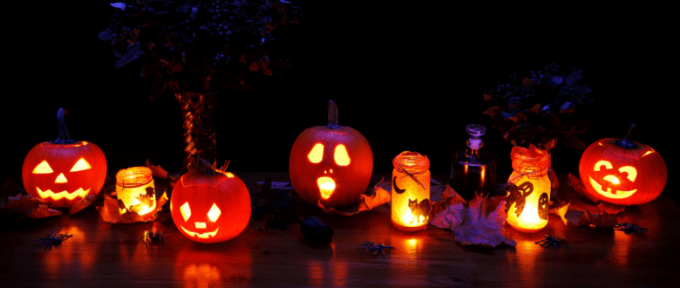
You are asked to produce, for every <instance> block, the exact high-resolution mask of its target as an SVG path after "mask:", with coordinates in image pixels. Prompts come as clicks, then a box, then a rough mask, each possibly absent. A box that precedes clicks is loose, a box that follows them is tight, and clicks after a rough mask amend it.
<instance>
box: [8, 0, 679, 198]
mask: <svg viewBox="0 0 680 288" xmlns="http://www.w3.org/2000/svg"><path fill="white" fill-rule="evenodd" d="M83 2H91V3H64V2H59V3H53V2H50V3H44V4H42V3H41V4H35V3H26V4H12V5H13V6H10V7H9V8H8V9H7V11H12V13H16V14H17V15H19V16H20V17H19V18H20V19H22V20H21V21H18V22H17V23H13V24H10V25H9V26H6V27H5V28H6V29H5V30H6V32H5V36H6V37H8V39H6V40H5V41H3V44H4V46H5V50H6V51H7V52H4V53H3V54H4V58H5V59H4V60H5V61H4V62H5V63H6V65H5V66H4V68H5V69H7V70H9V71H7V72H9V73H7V72H6V73H3V74H4V75H8V76H5V80H4V81H3V82H4V84H5V87H6V88H5V91H4V92H3V94H4V95H3V97H2V99H3V104H2V107H3V108H4V109H2V111H3V113H2V115H3V116H2V121H3V123H4V124H5V125H4V127H5V129H4V132H5V133H4V136H3V137H2V139H1V140H0V141H2V143H3V148H4V149H3V151H4V152H5V155H6V157H5V161H3V163H2V165H1V166H2V168H1V169H2V170H1V172H2V174H0V177H2V179H7V177H13V178H15V179H20V177H21V165H22V162H23V159H24V157H25V155H26V154H27V152H28V151H29V150H30V149H31V148H32V147H33V146H34V145H35V144H37V143H40V142H42V141H48V140H54V139H55V138H56V134H57V129H56V128H57V124H56V118H55V115H56V111H57V109H58V108H59V107H65V108H67V109H69V115H68V116H67V118H66V121H67V123H68V126H69V129H70V132H71V136H72V137H73V138H74V139H76V140H88V141H91V142H93V143H95V144H97V145H99V146H100V147H101V148H102V150H103V151H104V153H105V154H106V156H107V161H108V174H109V176H114V175H115V172H116V171H118V170H119V169H122V168H126V167H130V166H140V165H143V164H144V161H145V160H146V159H147V158H150V159H151V161H152V162H153V163H157V164H161V165H162V166H163V167H164V168H166V169H167V170H170V171H176V170H179V166H180V163H181V159H182V153H183V152H182V149H183V143H182V130H181V116H180V113H179V108H178V105H177V103H176V101H175V99H174V95H173V94H172V93H171V92H170V91H166V92H165V94H163V95H161V97H160V98H159V100H158V101H156V102H155V103H150V102H149V98H148V95H149V91H150V85H151V83H150V80H151V79H148V80H147V79H142V78H139V76H138V75H139V70H140V68H141V64H142V63H141V62H140V63H134V62H133V63H131V64H130V65H128V66H126V67H124V68H122V69H120V70H117V71H114V69H113V63H114V61H115V57H114V55H113V53H112V51H111V49H110V46H109V44H108V43H106V42H102V41H99V40H98V39H97V34H98V33H99V32H100V31H102V30H103V29H105V28H106V27H107V23H108V21H109V15H110V13H111V11H112V10H113V8H112V7H110V6H109V4H108V2H107V1H83ZM317 2H323V3H317ZM364 2H366V1H364ZM296 3H298V4H299V6H301V7H302V9H303V18H302V25H300V26H299V27H293V28H291V29H290V30H289V31H287V32H286V33H283V35H284V36H285V37H282V38H280V39H279V41H280V42H279V43H280V44H281V46H282V47H286V50H285V51H282V53H286V54H287V55H289V57H290V58H291V59H292V60H293V64H294V73H290V74H289V75H288V77H287V78H286V80H287V81H286V83H285V84H283V85H274V84H271V83H268V82H264V83H262V84H261V85H260V86H255V87H253V89H252V90H251V91H249V92H232V91H225V92H223V93H221V94H220V95H218V96H219V99H218V103H217V110H216V112H215V113H216V121H217V125H218V127H217V146H218V162H220V163H221V162H223V161H224V160H225V159H231V160H232V162H231V165H230V169H229V170H230V171H234V172H242V171H287V170H288V156H289V153H290V149H291V147H292V144H293V141H294V140H295V138H296V137H297V135H298V134H299V133H300V132H302V130H304V129H305V128H307V127H310V126H315V125H325V124H326V113H327V110H326V107H327V101H328V99H333V100H335V101H336V102H337V103H338V107H339V110H340V123H341V124H342V125H345V126H350V127H353V128H355V129H356V130H358V131H360V132H361V133H363V134H364V136H366V138H367V139H368V141H369V142H370V144H371V146H372V148H373V153H374V159H375V168H374V171H375V172H383V173H389V172H390V171H391V169H392V164H391V160H392V158H393V157H394V156H395V155H397V154H398V153H399V152H401V151H404V150H410V151H418V152H420V153H422V154H425V155H427V156H428V157H429V158H430V161H431V169H430V170H431V172H432V173H433V174H446V175H448V173H449V169H450V168H449V167H450V155H451V153H452V152H453V151H454V150H458V149H464V148H465V141H466V139H467V138H468V136H467V134H465V131H464V127H465V125H467V124H471V123H480V124H484V125H486V126H487V128H489V129H488V131H487V135H485V136H484V138H483V139H484V141H485V147H484V149H486V150H489V151H491V152H493V153H495V154H496V155H497V156H498V158H499V168H498V170H499V174H509V173H510V172H511V167H510V148H511V144H509V143H506V142H503V141H502V139H501V138H500V132H498V131H497V130H496V129H492V128H491V127H490V124H491V121H490V119H489V118H488V117H487V116H485V115H482V111H484V109H486V107H487V106H486V104H485V103H484V101H483V98H482V95H483V93H484V90H485V87H488V86H490V85H494V84H499V83H505V81H506V79H507V76H508V75H509V74H510V73H512V72H518V73H526V72H528V71H529V70H538V69H542V68H543V67H544V66H545V65H546V64H549V63H552V62H555V63H558V64H561V65H562V66H575V67H576V68H578V69H581V70H583V71H584V74H585V75H584V78H583V79H582V80H581V83H585V84H588V86H589V87H591V88H592V89H593V92H592V93H591V94H589V95H590V96H594V97H595V98H596V101H595V102H593V103H592V105H591V106H590V107H589V108H588V109H587V113H588V117H589V122H590V125H591V129H590V130H589V131H588V132H587V133H586V134H585V135H582V137H581V139H583V140H584V141H585V143H586V144H590V143H592V142H593V141H595V140H597V139H601V138H606V137H616V138H620V137H623V136H624V135H625V133H626V131H627V129H628V127H629V125H630V124H631V123H632V122H635V123H636V124H638V127H637V128H636V130H635V132H634V134H633V137H634V139H635V140H637V141H639V142H641V143H645V144H647V145H649V146H651V147H653V148H654V149H656V150H657V151H658V152H659V153H660V154H661V155H662V156H663V157H664V159H665V161H666V164H667V166H668V173H669V180H668V183H667V185H666V191H665V192H664V193H667V194H669V195H671V197H673V198H674V199H675V200H676V202H677V201H678V197H677V196H675V195H673V192H675V191H672V190H671V189H670V187H675V186H677V185H678V181H677V179H674V178H675V177H673V176H674V175H676V174H677V171H678V170H677V168H676V167H677V166H676V165H675V163H674V160H675V159H677V157H675V156H676V155H677V152H675V150H676V149H677V148H676V147H675V146H676V144H675V143H676V142H677V140H675V139H674V138H675V137H676V134H677V132H676V121H675V120H676V118H677V117H672V116H673V113H674V111H676V108H675V106H676V104H675V103H674V100H675V99H676V98H677V97H678V96H677V88H676V87H677V82H678V81H677V75H678V73H677V70H676V67H677V56H675V54H674V53H675V51H673V50H672V49H673V47H675V46H673V45H671V43H673V42H671V41H672V39H673V38H675V37H676V34H677V33H676V32H674V31H675V30H671V28H670V27H671V26H670V23H671V21H670V18H669V17H667V16H666V15H664V11H667V10H668V8H665V7H653V8H652V7H646V8H640V7H632V6H631V7H607V8H602V9H599V10H594V9H595V8H593V7H571V8H566V7H560V9H552V8H549V7H545V8H543V7H510V8H511V9H506V8H505V7H503V8H493V9H492V8H491V7H488V6H483V7H482V6H480V7H458V6H455V5H451V4H446V5H448V6H441V7H439V6H438V7H433V6H429V5H430V4H418V3H417V2H412V3H409V2H403V3H402V4H395V3H384V4H366V3H361V2H358V1H342V2H330V1H297V2H296ZM396 3H401V2H396ZM537 8H540V10H537ZM494 10H495V11H494ZM672 31H673V33H671V32H672ZM581 153H582V151H578V150H572V149H569V148H566V147H564V146H562V145H561V144H558V147H556V148H555V150H554V151H553V156H552V157H553V158H552V159H553V164H554V168H555V170H556V171H557V172H558V173H567V172H570V173H573V174H578V161H579V160H578V159H579V158H580V155H581Z"/></svg>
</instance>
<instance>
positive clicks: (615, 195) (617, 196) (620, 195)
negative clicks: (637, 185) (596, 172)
mask: <svg viewBox="0 0 680 288" xmlns="http://www.w3.org/2000/svg"><path fill="white" fill-rule="evenodd" d="M588 178H589V180H590V185H592V186H593V188H595V191H597V193H600V195H602V196H604V197H607V198H611V199H625V198H628V197H630V196H631V195H633V194H635V192H637V189H633V190H628V191H623V190H616V191H614V193H612V188H610V187H607V191H604V190H602V185H600V184H598V183H597V182H595V180H593V177H588Z"/></svg>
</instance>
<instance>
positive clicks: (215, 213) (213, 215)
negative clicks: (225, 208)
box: [203, 203, 222, 228]
mask: <svg viewBox="0 0 680 288" xmlns="http://www.w3.org/2000/svg"><path fill="white" fill-rule="evenodd" d="M220 215H222V211H220V208H217V204H215V203H213V205H212V207H210V211H208V219H210V221H212V222H215V221H217V219H219V218H220ZM203 228H205V227H203Z"/></svg>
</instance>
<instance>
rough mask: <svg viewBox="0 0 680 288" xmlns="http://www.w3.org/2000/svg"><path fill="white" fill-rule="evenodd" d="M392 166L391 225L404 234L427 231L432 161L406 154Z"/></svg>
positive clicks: (398, 158)
mask: <svg viewBox="0 0 680 288" xmlns="http://www.w3.org/2000/svg"><path fill="white" fill-rule="evenodd" d="M392 164H394V170H392V224H394V226H395V227H397V228H399V229H401V230H404V231H417V230H422V229H425V228H427V222H428V221H427V220H428V219H427V218H428V214H429V212H430V170H428V169H430V160H429V159H427V156H425V155H420V154H419V153H418V152H409V151H404V152H401V154H399V155H397V157H395V158H394V160H393V161H392Z"/></svg>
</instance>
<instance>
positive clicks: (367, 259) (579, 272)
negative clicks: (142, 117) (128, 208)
mask: <svg viewBox="0 0 680 288" xmlns="http://www.w3.org/2000/svg"><path fill="white" fill-rule="evenodd" d="M235 174H237V175H238V176H239V177H241V179H243V180H244V182H246V184H251V183H254V182H255V181H262V180H264V179H265V178H267V177H272V178H273V180H287V173H235ZM377 176H378V175H376V176H375V177H374V180H379V178H378V177H377ZM564 176H566V175H560V177H561V178H562V179H564ZM561 183H562V186H561V188H560V192H559V193H564V191H565V189H571V188H569V187H568V186H567V185H566V181H564V180H563V181H561ZM669 190H670V189H669V187H666V191H665V192H664V193H663V194H662V195H661V196H660V197H659V198H657V199H656V200H655V201H653V202H651V203H649V204H645V205H640V206H637V207H629V208H630V209H632V210H634V212H635V213H639V214H640V215H642V216H643V217H644V219H639V218H637V217H634V216H631V215H626V216H624V217H622V218H621V221H628V222H632V223H638V224H639V225H641V226H642V227H645V228H647V229H648V230H647V232H646V233H644V234H642V235H638V234H625V233H624V232H621V231H614V230H613V229H611V228H597V229H593V228H589V227H567V226H565V225H564V224H563V223H562V222H561V221H560V220H559V218H558V217H556V216H554V215H551V216H550V222H549V224H548V226H547V227H546V228H545V229H543V230H542V231H540V232H538V233H533V234H523V233H519V232H516V231H514V230H513V229H512V228H511V227H510V226H507V224H506V229H508V233H509V234H512V235H513V237H514V240H515V241H517V246H516V247H504V248H496V249H483V248H479V247H469V246H461V245H460V244H458V243H457V242H456V241H454V238H453V236H452V234H451V231H449V230H442V229H427V230H423V231H419V232H414V233H407V232H402V231H400V230H397V229H396V228H394V227H393V226H392V224H391V222H390V214H389V207H387V206H386V205H383V206H381V207H378V208H376V209H375V210H373V211H368V212H362V213H359V214H357V215H354V216H351V217H343V216H333V215H325V214H323V213H320V212H318V211H317V213H315V214H314V215H316V216H318V217H319V218H320V219H321V220H322V221H324V222H325V223H326V224H328V225H330V226H331V227H332V228H333V230H334V231H335V235H334V236H333V241H332V243H331V244H330V245H327V246H318V245H314V244H312V243H309V242H308V241H307V240H306V239H305V238H304V237H303V236H302V235H301V233H300V229H299V225H290V226H289V227H288V229H286V230H276V229H273V228H270V229H267V230H265V231H261V230H257V229H256V225H255V224H254V223H250V224H249V225H248V227H247V228H246V230H245V231H244V232H243V233H242V234H241V235H239V236H238V237H236V238H235V239H232V240H230V241H227V242H223V243H217V244H200V243H196V242H194V241H191V240H189V239H187V238H185V237H184V236H183V235H182V234H180V232H179V231H178V230H177V228H176V227H175V225H174V223H173V221H172V219H171V218H166V219H163V220H157V221H155V222H149V223H137V224H116V225H114V224H109V223H106V222H104V221H103V220H102V219H101V217H100V216H99V213H98V211H97V210H96V209H95V208H94V207H88V208H87V209H86V210H84V211H82V212H80V213H78V214H75V215H73V216H67V215H62V216H57V217H51V218H46V219H40V220H31V219H24V220H21V221H19V222H16V221H15V220H14V219H15V218H16V217H15V218H11V219H9V220H8V218H7V217H6V215H5V216H3V217H4V218H3V219H4V221H2V222H0V223H3V226H4V227H3V228H2V229H0V259H2V262H0V287H62V288H65V287H122V286H125V287H167V286H170V287H223V286H269V287H291V286H292V287H300V286H328V287H330V286H333V287H367V286H406V287H423V286H447V287H573V286H581V285H583V286H588V287H670V286H674V285H673V284H672V283H673V282H675V281H673V280H675V279H678V275H680V269H678V268H680V265H679V263H680V253H679V252H678V249H677V244H678V243H680V217H679V216H680V209H679V207H678V205H677V204H676V203H675V202H673V201H672V200H671V199H670V198H669V197H668V196H667V195H665V194H668V193H670V192H672V191H669ZM96 204H97V206H99V205H101V203H96ZM52 227H54V228H55V230H61V232H62V233H67V234H73V237H72V238H69V239H67V240H66V241H64V242H63V243H62V244H61V245H60V246H56V247H54V248H53V249H52V250H44V249H43V248H42V247H40V246H35V245H34V243H35V242H34V241H33V240H34V239H38V238H41V237H44V236H45V234H46V233H48V232H50V229H51V228H52ZM148 230H156V231H166V232H169V234H166V237H165V243H164V244H163V245H160V246H147V245H145V244H144V242H143V233H144V232H145V231H148ZM547 234H550V235H556V236H558V237H562V238H564V239H566V240H567V241H568V245H566V246H563V247H562V248H560V249H545V248H542V247H540V246H538V245H536V244H535V243H534V242H536V241H538V240H541V239H542V238H543V236H544V235H547ZM363 241H373V242H376V243H384V244H386V245H391V246H394V247H395V248H396V249H395V250H391V251H389V252H387V253H386V254H385V255H378V256H373V255H371V254H368V253H366V252H365V251H363V250H361V249H358V247H359V246H360V244H361V243H362V242H363ZM676 284H677V283H676Z"/></svg>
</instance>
